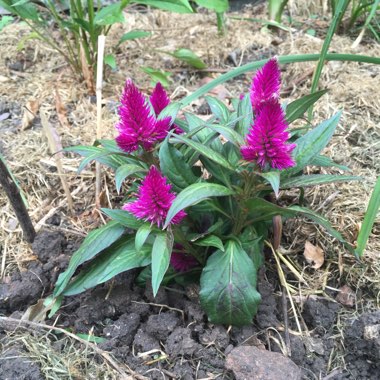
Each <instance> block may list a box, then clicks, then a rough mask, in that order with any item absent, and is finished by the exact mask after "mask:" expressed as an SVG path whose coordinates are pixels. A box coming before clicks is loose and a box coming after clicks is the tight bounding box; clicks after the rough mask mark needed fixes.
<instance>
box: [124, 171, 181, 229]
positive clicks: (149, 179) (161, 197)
mask: <svg viewBox="0 0 380 380" xmlns="http://www.w3.org/2000/svg"><path fill="white" fill-rule="evenodd" d="M170 188H171V185H170V184H167V183H166V178H165V177H164V176H163V175H162V174H161V173H160V172H159V171H158V170H157V169H156V167H154V166H151V168H150V169H149V172H148V174H147V175H146V177H145V179H144V180H143V182H142V184H141V186H140V187H139V191H138V195H137V200H135V201H134V202H131V203H127V204H126V205H124V206H123V210H126V211H129V212H130V213H131V214H133V215H134V216H135V217H136V218H138V219H143V220H145V221H149V222H151V223H155V224H157V226H158V227H160V225H162V224H163V223H164V222H165V219H166V216H167V214H168V211H169V209H170V206H171V205H172V203H173V201H174V199H175V198H176V196H175V194H174V193H172V192H171V191H170ZM185 216H186V213H185V211H183V210H181V211H180V212H179V213H178V214H177V215H176V216H175V217H174V218H173V219H172V221H171V223H173V224H178V223H180V222H181V220H182V219H183V218H184V217H185Z"/></svg>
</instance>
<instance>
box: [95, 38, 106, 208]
mask: <svg viewBox="0 0 380 380" xmlns="http://www.w3.org/2000/svg"><path fill="white" fill-rule="evenodd" d="M105 41H106V36H104V35H100V36H99V37H98V62H97V67H96V139H97V140H99V139H101V138H102V83H103V57H104V45H105ZM95 168H96V169H95V170H96V179H95V203H96V207H97V208H98V209H99V208H100V207H101V205H100V187H101V171H100V163H99V162H98V161H96V164H95Z"/></svg>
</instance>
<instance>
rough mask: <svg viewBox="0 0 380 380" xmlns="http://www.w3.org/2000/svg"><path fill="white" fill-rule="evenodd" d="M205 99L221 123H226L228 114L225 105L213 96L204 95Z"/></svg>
mask: <svg viewBox="0 0 380 380" xmlns="http://www.w3.org/2000/svg"><path fill="white" fill-rule="evenodd" d="M205 99H206V101H207V104H208V105H209V107H210V110H211V112H212V113H213V114H214V115H215V117H216V118H217V119H219V120H220V121H222V122H223V123H227V121H228V118H229V115H230V111H229V110H228V108H227V106H226V105H225V104H224V103H223V102H222V101H221V100H219V99H217V98H215V97H213V96H205Z"/></svg>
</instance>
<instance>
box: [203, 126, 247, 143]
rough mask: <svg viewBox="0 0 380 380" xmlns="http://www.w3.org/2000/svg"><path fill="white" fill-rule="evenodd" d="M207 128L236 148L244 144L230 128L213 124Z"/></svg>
mask: <svg viewBox="0 0 380 380" xmlns="http://www.w3.org/2000/svg"><path fill="white" fill-rule="evenodd" d="M208 127H209V128H210V129H212V130H214V131H216V132H218V133H219V134H220V135H222V136H223V137H224V138H225V139H226V140H228V141H230V142H232V144H234V145H236V146H237V147H240V146H241V145H243V144H244V139H243V138H242V137H241V136H240V135H239V133H237V132H236V131H234V130H233V129H232V128H230V127H225V126H223V125H214V124H211V125H209V126H208Z"/></svg>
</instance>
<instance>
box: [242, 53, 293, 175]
mask: <svg viewBox="0 0 380 380" xmlns="http://www.w3.org/2000/svg"><path fill="white" fill-rule="evenodd" d="M280 85H281V75H280V70H279V67H278V64H277V60H276V59H271V60H269V61H268V62H267V63H266V64H265V65H264V66H263V68H262V69H261V70H259V71H258V72H257V73H256V75H255V77H254V78H253V81H252V87H251V94H250V95H251V103H252V108H253V111H254V113H255V120H254V122H253V124H252V126H251V129H250V131H249V133H248V135H247V137H246V145H244V146H242V147H241V149H240V152H241V155H242V157H243V159H244V160H246V161H252V162H256V163H257V164H258V165H259V166H260V167H261V168H262V169H268V168H274V169H279V170H283V169H286V168H289V167H291V166H294V164H295V163H294V161H293V159H292V156H291V152H292V151H293V149H294V148H295V144H289V143H287V141H288V140H289V137H290V136H289V133H288V132H287V129H288V123H287V122H286V119H285V114H284V111H283V109H282V107H281V104H280V102H279V97H280Z"/></svg>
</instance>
